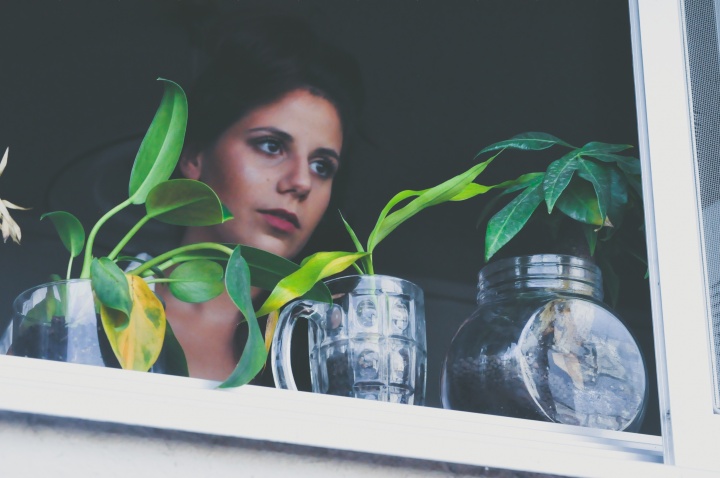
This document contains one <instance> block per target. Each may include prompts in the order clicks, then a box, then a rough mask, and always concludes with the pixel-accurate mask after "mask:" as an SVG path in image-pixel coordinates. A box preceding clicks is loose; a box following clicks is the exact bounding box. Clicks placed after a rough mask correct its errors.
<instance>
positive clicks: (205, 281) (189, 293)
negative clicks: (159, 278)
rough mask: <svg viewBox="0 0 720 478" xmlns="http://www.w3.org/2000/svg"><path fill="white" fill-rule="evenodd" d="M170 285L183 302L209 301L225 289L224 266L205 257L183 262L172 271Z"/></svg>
mask: <svg viewBox="0 0 720 478" xmlns="http://www.w3.org/2000/svg"><path fill="white" fill-rule="evenodd" d="M168 287H169V289H170V292H172V294H173V295H174V296H175V297H177V298H178V299H180V300H182V301H183V302H191V303H198V302H205V301H208V300H210V299H213V298H215V297H217V296H219V295H220V294H222V293H223V291H224V290H225V284H224V282H223V268H222V266H221V265H220V264H218V263H217V262H213V261H209V260H205V259H200V260H195V261H188V262H183V263H182V264H180V265H179V266H177V267H176V268H175V269H174V270H173V271H172V273H170V283H169V284H168Z"/></svg>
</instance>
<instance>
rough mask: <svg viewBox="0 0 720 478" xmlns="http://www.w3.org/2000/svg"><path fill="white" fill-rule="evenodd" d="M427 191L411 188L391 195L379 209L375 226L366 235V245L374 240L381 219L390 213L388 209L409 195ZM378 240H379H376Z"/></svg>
mask: <svg viewBox="0 0 720 478" xmlns="http://www.w3.org/2000/svg"><path fill="white" fill-rule="evenodd" d="M425 191H427V189H424V190H422V191H412V190H406V191H400V192H399V193H397V194H396V195H395V196H393V197H392V198H391V199H390V201H388V203H387V204H386V205H385V207H384V208H383V209H382V211H380V215H379V216H378V220H377V222H376V223H375V227H374V228H373V230H372V231H370V235H369V236H368V245H369V244H370V243H371V242H373V241H374V236H375V234H377V231H378V230H379V229H380V227H381V225H382V223H383V221H384V220H385V218H387V215H388V214H389V213H390V210H391V209H392V208H393V207H395V206H396V205H397V204H399V203H401V202H402V201H404V200H405V199H408V198H411V197H417V196H419V195H421V194H422V193H424V192H425ZM378 242H379V241H378Z"/></svg>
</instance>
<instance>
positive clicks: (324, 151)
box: [313, 148, 340, 161]
mask: <svg viewBox="0 0 720 478" xmlns="http://www.w3.org/2000/svg"><path fill="white" fill-rule="evenodd" d="M313 153H314V154H315V155H319V156H329V157H331V158H334V159H335V160H336V161H340V154H338V152H337V151H335V150H334V149H332V148H317V149H316V150H315V151H314V152H313Z"/></svg>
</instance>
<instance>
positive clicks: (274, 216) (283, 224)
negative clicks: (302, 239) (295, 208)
mask: <svg viewBox="0 0 720 478" xmlns="http://www.w3.org/2000/svg"><path fill="white" fill-rule="evenodd" d="M258 212H260V214H262V216H263V218H264V219H265V221H266V222H267V223H268V224H269V225H270V226H271V227H273V228H275V229H278V230H280V231H283V232H293V231H296V230H298V229H300V221H298V218H297V216H296V215H295V214H293V213H291V212H290V211H286V210H285V209H265V210H261V211H258Z"/></svg>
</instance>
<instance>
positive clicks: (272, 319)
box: [265, 310, 280, 353]
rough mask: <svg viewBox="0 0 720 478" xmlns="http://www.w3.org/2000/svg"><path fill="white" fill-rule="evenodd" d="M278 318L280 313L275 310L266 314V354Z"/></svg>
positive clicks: (268, 350)
mask: <svg viewBox="0 0 720 478" xmlns="http://www.w3.org/2000/svg"><path fill="white" fill-rule="evenodd" d="M279 316H280V313H279V312H278V311H277V310H273V311H272V312H270V313H269V314H268V318H267V322H266V323H265V351H266V352H268V353H269V352H270V346H271V345H272V340H273V335H275V328H276V327H277V323H278V317H279Z"/></svg>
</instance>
